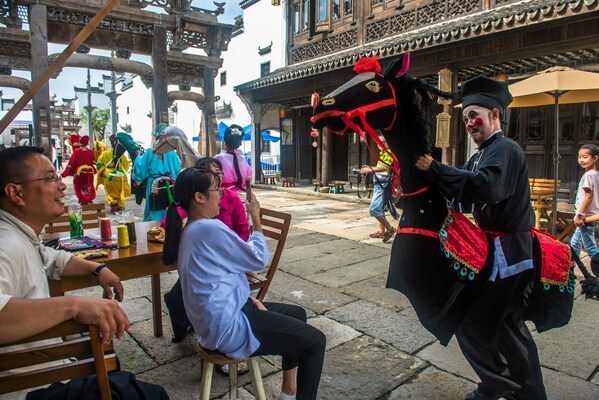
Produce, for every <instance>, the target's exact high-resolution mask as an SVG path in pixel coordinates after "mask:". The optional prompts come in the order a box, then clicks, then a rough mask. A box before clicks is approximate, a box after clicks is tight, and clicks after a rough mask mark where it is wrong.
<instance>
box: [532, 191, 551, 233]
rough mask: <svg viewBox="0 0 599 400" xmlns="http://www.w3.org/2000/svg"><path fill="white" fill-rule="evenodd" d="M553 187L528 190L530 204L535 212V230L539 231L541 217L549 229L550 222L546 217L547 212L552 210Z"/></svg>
mask: <svg viewBox="0 0 599 400" xmlns="http://www.w3.org/2000/svg"><path fill="white" fill-rule="evenodd" d="M553 191H554V190H553V187H551V188H547V187H538V186H532V187H531V188H530V204H531V205H532V208H533V209H534V211H535V228H537V229H541V215H545V217H547V220H548V224H547V226H548V227H549V228H550V225H551V221H550V218H549V217H548V216H547V210H551V209H552V208H553V194H554V193H553Z"/></svg>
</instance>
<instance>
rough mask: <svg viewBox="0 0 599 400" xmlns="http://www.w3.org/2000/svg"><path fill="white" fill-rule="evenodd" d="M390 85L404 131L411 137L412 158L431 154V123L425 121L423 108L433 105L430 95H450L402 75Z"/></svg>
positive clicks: (421, 80)
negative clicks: (400, 113)
mask: <svg viewBox="0 0 599 400" xmlns="http://www.w3.org/2000/svg"><path fill="white" fill-rule="evenodd" d="M391 84H392V85H393V87H394V88H395V93H396V97H397V99H396V101H397V108H398V109H400V110H402V113H403V115H404V116H409V118H403V124H405V126H404V129H405V131H406V132H409V134H410V136H411V145H412V154H413V156H415V157H417V156H421V155H424V154H430V153H431V150H432V149H431V142H430V140H429V129H430V127H431V123H430V122H429V121H428V120H427V119H426V115H425V112H424V109H425V108H429V107H431V106H432V104H433V100H432V98H431V95H437V96H441V97H444V98H453V97H454V95H453V94H451V93H447V92H443V91H440V90H439V89H437V88H435V87H434V86H432V85H431V84H429V83H428V82H426V81H425V80H423V79H419V78H415V77H413V76H411V75H409V74H404V75H402V76H400V77H399V78H397V79H394V80H393V81H392V82H391Z"/></svg>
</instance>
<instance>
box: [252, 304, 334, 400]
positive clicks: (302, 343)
mask: <svg viewBox="0 0 599 400" xmlns="http://www.w3.org/2000/svg"><path fill="white" fill-rule="evenodd" d="M264 306H265V307H266V308H267V310H266V311H264V310H259V309H258V308H257V307H256V306H255V305H254V303H253V302H252V301H251V300H248V302H247V303H246V304H245V306H244V307H243V308H242V311H243V313H244V314H245V315H246V317H247V318H248V320H249V322H250V326H251V327H252V332H253V334H254V336H256V339H258V340H259V341H260V347H259V348H258V350H256V351H255V352H254V354H252V356H262V355H281V356H283V370H289V369H292V368H295V367H298V368H297V394H296V398H297V400H308V399H309V400H312V399H316V394H317V392H318V384H319V383H320V374H321V372H322V363H323V361H324V351H325V346H326V337H325V335H324V334H323V333H322V332H321V331H319V330H318V329H316V328H315V327H313V326H311V325H309V324H307V323H306V311H305V310H304V309H303V308H302V307H299V306H295V305H290V304H280V303H264Z"/></svg>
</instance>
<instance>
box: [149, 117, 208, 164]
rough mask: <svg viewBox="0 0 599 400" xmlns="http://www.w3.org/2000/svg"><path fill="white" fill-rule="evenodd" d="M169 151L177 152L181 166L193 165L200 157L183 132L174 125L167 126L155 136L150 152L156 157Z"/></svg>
mask: <svg viewBox="0 0 599 400" xmlns="http://www.w3.org/2000/svg"><path fill="white" fill-rule="evenodd" d="M169 151H175V152H176V153H177V156H179V160H181V168H190V167H193V166H194V165H195V163H196V161H197V160H198V159H199V158H200V156H199V154H198V152H197V151H196V149H194V148H193V146H192V145H191V144H190V143H189V141H188V140H187V136H186V135H185V133H184V132H183V131H182V130H181V129H179V128H177V127H176V126H168V127H166V128H165V129H164V130H162V132H161V133H160V134H159V135H157V136H156V141H155V142H154V145H153V146H152V152H153V153H154V154H156V155H158V157H163V154H164V153H168V152H169Z"/></svg>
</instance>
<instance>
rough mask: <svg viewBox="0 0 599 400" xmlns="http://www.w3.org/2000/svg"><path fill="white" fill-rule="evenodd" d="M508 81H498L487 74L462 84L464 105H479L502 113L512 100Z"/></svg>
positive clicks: (464, 106)
mask: <svg viewBox="0 0 599 400" xmlns="http://www.w3.org/2000/svg"><path fill="white" fill-rule="evenodd" d="M512 99H513V98H512V95H511V94H510V91H509V89H508V84H507V82H502V81H496V80H495V79H491V78H487V77H486V76H477V77H476V78H472V79H469V80H467V81H466V82H464V83H463V84H462V107H463V108H466V107H468V106H471V105H473V104H474V105H478V106H483V107H485V108H488V109H489V110H492V109H494V108H497V109H498V110H499V111H501V113H502V114H503V112H504V111H505V109H506V108H507V106H509V105H510V103H511V102H512Z"/></svg>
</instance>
